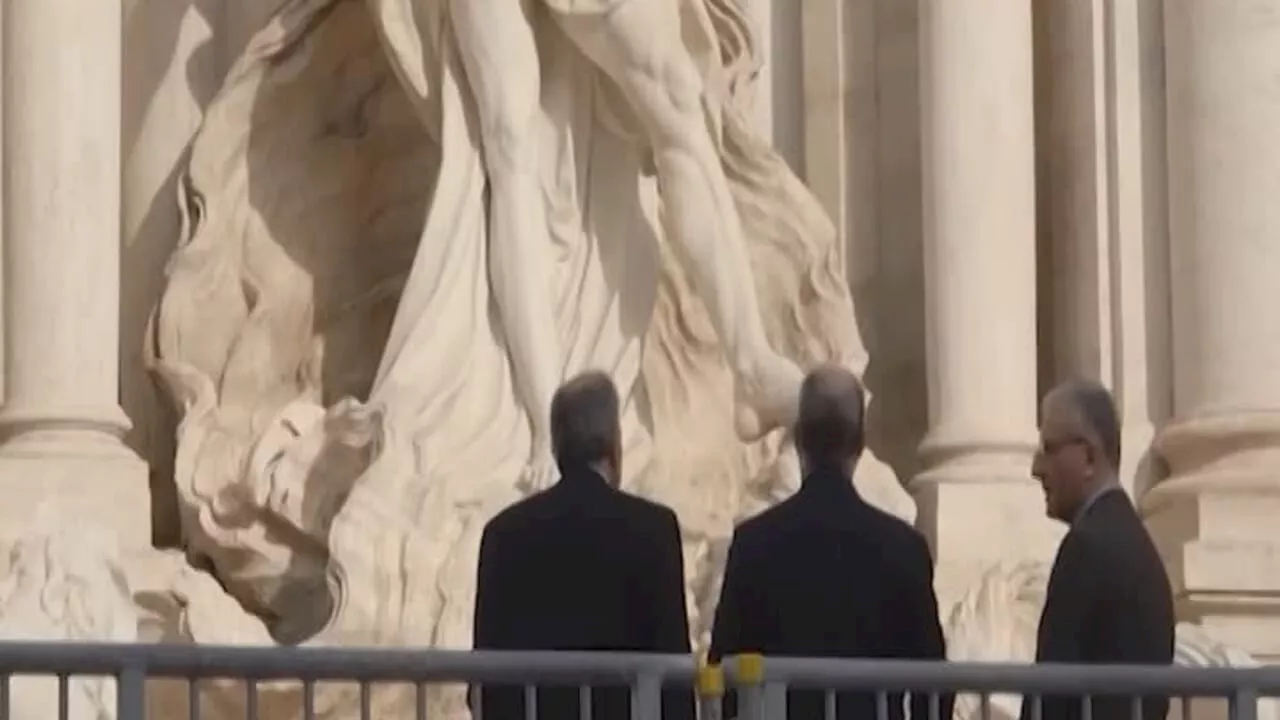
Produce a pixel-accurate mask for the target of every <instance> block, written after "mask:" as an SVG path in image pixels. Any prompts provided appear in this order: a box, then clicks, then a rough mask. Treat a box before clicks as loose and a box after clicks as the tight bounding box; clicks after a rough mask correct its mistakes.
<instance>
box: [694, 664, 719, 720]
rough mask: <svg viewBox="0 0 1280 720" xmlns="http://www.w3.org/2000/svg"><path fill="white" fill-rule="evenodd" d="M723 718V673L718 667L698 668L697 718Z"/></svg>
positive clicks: (712, 719) (706, 666) (705, 666)
mask: <svg viewBox="0 0 1280 720" xmlns="http://www.w3.org/2000/svg"><path fill="white" fill-rule="evenodd" d="M723 717H724V671H723V670H721V669H720V666H719V665H704V666H702V667H700V668H698V718H699V720H722V718H723Z"/></svg>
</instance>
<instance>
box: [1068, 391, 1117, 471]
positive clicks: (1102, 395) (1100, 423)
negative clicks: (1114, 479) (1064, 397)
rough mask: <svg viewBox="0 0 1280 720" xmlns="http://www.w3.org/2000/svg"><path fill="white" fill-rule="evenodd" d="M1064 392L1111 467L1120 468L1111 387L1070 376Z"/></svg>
mask: <svg viewBox="0 0 1280 720" xmlns="http://www.w3.org/2000/svg"><path fill="white" fill-rule="evenodd" d="M1066 388H1067V392H1068V394H1069V395H1070V397H1071V400H1072V402H1073V403H1075V406H1076V409H1077V410H1078V411H1079V412H1080V419H1081V420H1083V421H1084V424H1085V425H1086V426H1087V427H1088V428H1089V430H1090V431H1092V432H1093V434H1094V435H1095V436H1096V437H1097V440H1098V442H1099V443H1100V444H1101V445H1102V454H1103V455H1104V456H1105V457H1106V459H1107V462H1108V463H1110V464H1111V467H1112V468H1113V469H1119V468H1120V445H1121V443H1120V430H1121V424H1120V413H1119V411H1117V410H1116V401H1115V398H1113V397H1112V396H1111V391H1110V390H1107V388H1106V387H1104V386H1103V385H1102V384H1101V383H1098V382H1095V381H1093V380H1072V381H1070V382H1068V383H1067V384H1066Z"/></svg>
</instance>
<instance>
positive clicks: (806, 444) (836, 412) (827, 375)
mask: <svg viewBox="0 0 1280 720" xmlns="http://www.w3.org/2000/svg"><path fill="white" fill-rule="evenodd" d="M864 403H865V393H864V392H863V389H862V383H861V382H859V381H858V378H857V376H856V375H854V374H853V373H851V372H849V371H848V370H845V369H844V368H842V367H837V366H828V367H822V368H818V369H817V370H814V371H813V372H811V373H809V375H808V376H807V377H805V379H804V383H802V384H801V386H800V412H799V419H798V420H797V421H796V428H795V435H796V438H795V439H796V450H797V451H799V453H800V454H801V456H802V457H804V458H805V460H806V461H807V462H808V463H809V464H810V465H827V466H834V465H842V464H844V463H846V462H848V461H850V460H856V459H858V457H859V456H861V455H862V450H863V447H864V446H865V442H866V440H865V434H864V428H863V415H864V410H863V405H864Z"/></svg>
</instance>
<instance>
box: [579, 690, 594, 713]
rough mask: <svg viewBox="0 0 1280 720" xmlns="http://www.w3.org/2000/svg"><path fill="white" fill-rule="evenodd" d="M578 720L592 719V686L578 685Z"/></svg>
mask: <svg viewBox="0 0 1280 720" xmlns="http://www.w3.org/2000/svg"><path fill="white" fill-rule="evenodd" d="M578 720H591V686H590V685H579V686H578Z"/></svg>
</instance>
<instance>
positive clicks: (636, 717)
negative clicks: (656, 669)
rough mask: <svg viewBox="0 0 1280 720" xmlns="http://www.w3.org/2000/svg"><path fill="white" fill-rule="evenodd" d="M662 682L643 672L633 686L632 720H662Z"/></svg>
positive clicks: (633, 682)
mask: <svg viewBox="0 0 1280 720" xmlns="http://www.w3.org/2000/svg"><path fill="white" fill-rule="evenodd" d="M661 693H662V681H661V680H659V679H658V678H657V677H655V676H654V675H653V674H652V673H648V672H642V673H640V675H639V676H637V677H636V678H635V679H634V680H633V681H632V685H631V720H661V718H662V702H661V697H660V696H661Z"/></svg>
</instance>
